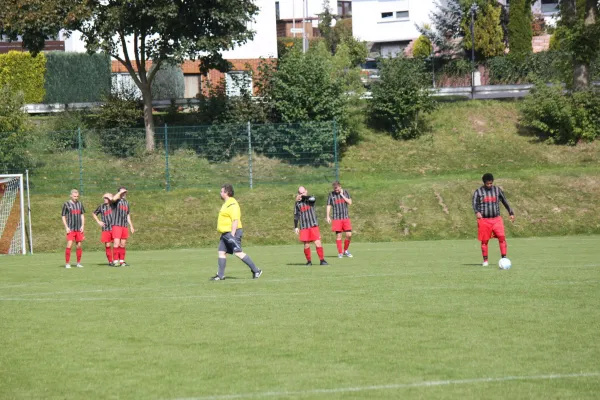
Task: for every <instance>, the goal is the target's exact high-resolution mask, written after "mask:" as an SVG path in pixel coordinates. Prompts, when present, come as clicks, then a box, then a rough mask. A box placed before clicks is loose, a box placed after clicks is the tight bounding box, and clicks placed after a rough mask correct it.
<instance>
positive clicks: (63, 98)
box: [0, 51, 111, 104]
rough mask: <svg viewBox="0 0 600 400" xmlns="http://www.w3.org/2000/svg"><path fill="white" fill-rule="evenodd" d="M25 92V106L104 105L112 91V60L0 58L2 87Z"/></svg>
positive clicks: (61, 55)
mask: <svg viewBox="0 0 600 400" xmlns="http://www.w3.org/2000/svg"><path fill="white" fill-rule="evenodd" d="M3 86H9V87H10V89H11V91H13V92H16V91H18V92H23V95H24V98H25V103H62V104H65V103H84V102H98V101H102V100H103V99H104V98H105V96H106V95H108V94H110V89H111V62H110V57H109V56H108V55H104V54H92V55H89V54H85V53H64V52H50V53H40V54H38V55H37V56H36V57H31V55H30V54H29V53H24V52H19V51H11V52H9V53H8V54H0V87H3Z"/></svg>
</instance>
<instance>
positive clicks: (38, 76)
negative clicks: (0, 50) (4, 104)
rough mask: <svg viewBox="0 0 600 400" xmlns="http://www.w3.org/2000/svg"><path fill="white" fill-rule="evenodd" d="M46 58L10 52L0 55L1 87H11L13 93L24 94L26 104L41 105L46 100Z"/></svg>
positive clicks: (39, 55)
mask: <svg viewBox="0 0 600 400" xmlns="http://www.w3.org/2000/svg"><path fill="white" fill-rule="evenodd" d="M45 72H46V56H45V55H44V54H43V53H40V54H38V55H37V56H36V57H31V55H30V54H29V53H23V52H20V51H9V52H8V54H0V87H3V86H7V85H8V86H10V90H11V91H12V92H13V93H16V92H19V91H20V92H23V101H24V102H25V103H41V102H42V99H43V98H44V94H45V90H44V73H45Z"/></svg>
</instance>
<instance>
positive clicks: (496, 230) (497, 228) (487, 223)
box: [477, 217, 505, 242]
mask: <svg viewBox="0 0 600 400" xmlns="http://www.w3.org/2000/svg"><path fill="white" fill-rule="evenodd" d="M477 228H478V229H477V231H478V232H477V238H478V239H479V241H480V242H487V241H488V240H490V239H491V238H492V237H504V236H505V235H504V221H503V220H502V217H495V218H479V219H478V220H477Z"/></svg>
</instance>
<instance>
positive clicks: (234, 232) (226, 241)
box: [211, 183, 262, 281]
mask: <svg viewBox="0 0 600 400" xmlns="http://www.w3.org/2000/svg"><path fill="white" fill-rule="evenodd" d="M233 195H234V191H233V186H232V185H230V184H229V183H226V184H225V185H223V186H221V199H222V200H223V205H222V206H221V210H220V211H219V217H218V219H217V231H218V232H219V233H220V234H221V240H220V241H219V258H218V263H219V271H218V272H217V274H216V275H215V276H213V277H212V278H211V280H213V281H222V280H224V279H225V266H226V265H227V254H235V256H236V257H237V258H239V259H240V260H242V261H243V262H244V263H245V264H246V265H247V266H248V267H249V268H250V271H252V279H258V278H260V276H261V275H262V270H260V269H258V267H257V266H256V265H254V262H253V261H252V259H251V258H250V256H249V255H248V254H246V253H244V252H243V251H242V236H243V234H244V233H243V231H242V211H241V209H240V205H239V204H238V202H237V200H236V199H235V198H234V197H233Z"/></svg>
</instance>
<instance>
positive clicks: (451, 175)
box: [32, 101, 600, 251]
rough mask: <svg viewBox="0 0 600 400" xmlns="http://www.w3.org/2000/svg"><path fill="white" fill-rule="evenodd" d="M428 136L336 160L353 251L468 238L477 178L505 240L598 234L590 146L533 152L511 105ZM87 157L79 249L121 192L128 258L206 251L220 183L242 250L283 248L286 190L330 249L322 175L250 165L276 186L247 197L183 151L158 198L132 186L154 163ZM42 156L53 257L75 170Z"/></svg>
mask: <svg viewBox="0 0 600 400" xmlns="http://www.w3.org/2000/svg"><path fill="white" fill-rule="evenodd" d="M431 128H432V129H431V133H430V134H427V135H425V136H423V137H421V138H419V139H417V140H412V141H395V140H393V139H391V138H390V137H389V136H387V135H383V134H380V133H374V132H370V131H368V130H366V129H365V130H364V131H363V135H362V136H363V137H362V141H361V142H360V143H359V144H358V145H356V146H352V147H350V148H348V149H347V150H346V152H345V153H344V155H343V157H342V160H341V164H340V179H341V181H342V184H343V187H344V188H346V189H347V190H349V191H350V193H351V194H352V196H353V198H354V200H355V204H354V205H353V206H352V207H351V217H352V223H353V228H354V232H355V236H354V240H355V241H363V242H375V241H398V240H408V239H419V240H422V239H457V238H472V237H474V234H475V222H474V217H473V212H472V210H471V196H472V193H473V191H474V190H475V189H476V188H477V187H478V186H479V185H481V181H480V177H481V176H482V175H483V173H485V172H492V173H493V174H494V175H495V177H496V183H497V184H498V185H499V186H501V187H503V188H504V190H505V193H506V194H507V197H508V199H509V201H510V202H511V205H512V206H513V208H514V209H515V210H516V213H517V220H516V222H515V224H514V225H510V224H508V225H509V226H508V227H507V229H508V236H509V237H530V236H555V235H567V234H570V235H573V234H598V233H600V202H599V201H598V199H600V163H599V161H600V142H594V143H582V144H580V145H578V146H574V147H566V146H551V145H547V144H544V143H543V142H541V141H540V140H539V139H538V138H536V137H534V136H531V135H529V134H527V132H522V131H520V130H519V128H518V111H517V104H516V103H513V102H481V101H479V102H457V103H445V104H442V106H441V107H440V109H439V110H438V111H437V112H436V113H435V115H434V116H433V119H432V123H431ZM89 155H90V156H91V155H93V156H94V157H93V158H92V159H91V160H87V162H88V163H89V166H88V167H87V169H88V170H93V171H96V170H97V171H101V173H100V174H99V175H100V176H104V177H106V182H105V183H103V184H102V185H103V186H102V187H103V189H102V190H100V189H98V190H97V193H96V192H94V191H92V192H86V193H85V195H84V196H83V201H84V204H85V205H86V208H87V211H88V223H87V230H88V235H87V237H88V242H87V243H86V245H85V246H86V248H88V249H89V248H94V246H95V245H99V244H98V243H97V238H98V237H99V231H98V229H97V227H95V226H94V223H93V220H92V219H91V216H89V213H90V212H91V211H93V210H94V209H95V207H96V205H98V204H99V203H100V202H101V196H102V194H103V193H104V192H105V191H106V190H109V191H110V190H111V189H113V190H114V188H115V187H116V185H117V184H123V183H124V184H127V185H129V186H133V187H134V188H135V187H136V186H138V189H133V190H132V191H131V192H130V194H129V200H130V201H131V203H132V210H133V211H132V212H133V219H134V222H135V225H136V228H137V230H138V232H136V233H135V234H134V236H133V237H132V239H131V240H130V246H131V247H130V248H131V249H132V250H136V249H161V248H190V247H198V246H213V245H214V243H215V240H216V235H215V224H216V215H217V212H218V209H219V208H220V205H221V200H220V198H219V185H220V184H221V183H224V182H227V181H233V182H234V183H236V198H237V199H238V200H239V201H240V203H241V205H242V211H243V221H244V228H245V229H244V230H245V232H246V234H245V239H244V240H245V242H246V243H249V244H287V243H295V241H296V237H295V235H294V233H293V229H292V228H293V220H292V210H293V203H294V194H295V192H296V189H297V187H298V185H306V186H307V187H308V189H309V192H311V193H312V194H315V195H317V198H318V213H319V218H320V221H321V226H322V233H323V237H324V239H325V242H326V243H331V242H333V240H332V239H333V237H332V235H331V234H330V233H328V229H329V228H328V226H327V225H326V223H325V220H324V217H325V200H326V197H327V193H328V191H329V190H330V182H331V180H332V179H333V175H332V174H331V170H329V172H327V171H326V170H323V169H313V168H309V167H303V168H299V167H290V166H286V165H285V164H282V163H279V162H276V161H274V160H270V159H266V158H261V157H257V158H256V159H255V160H254V161H255V165H254V169H255V171H256V172H257V174H262V176H264V177H276V178H277V179H278V181H279V182H280V184H277V185H263V184H260V181H257V182H255V188H254V189H252V190H250V189H248V187H247V183H246V182H247V181H246V180H244V179H243V178H240V176H241V175H240V173H239V171H241V170H245V168H247V165H245V164H244V162H243V161H241V160H233V161H232V162H231V163H229V164H227V165H220V164H208V163H207V162H206V161H205V160H198V159H197V158H196V157H193V156H191V155H190V154H189V153H185V152H183V153H180V154H175V155H174V156H172V157H171V158H170V159H171V161H172V163H173V165H174V166H176V168H174V171H172V173H173V174H174V176H175V177H176V178H175V179H176V180H178V182H182V184H181V187H179V186H175V188H174V190H173V191H171V192H165V191H159V190H155V191H150V190H143V187H144V184H143V182H141V181H140V180H141V179H146V181H144V182H151V181H152V182H156V180H160V179H161V174H163V173H164V165H162V164H161V160H160V156H152V157H147V158H145V159H129V160H125V161H116V160H111V159H107V158H102V153H101V152H99V151H94V150H93V146H92V148H90V149H89ZM49 157H50V158H48V159H47V160H46V164H45V167H43V168H42V169H41V170H40V171H36V174H35V178H34V179H38V184H39V185H41V184H42V183H40V182H39V180H40V179H42V180H43V177H44V176H48V175H50V174H52V173H54V174H56V173H58V174H63V175H64V176H65V179H64V183H63V186H64V187H63V188H62V189H63V190H62V191H63V192H64V195H56V194H53V195H47V194H44V195H37V194H34V195H33V197H32V214H33V231H34V250H36V251H62V250H61V249H62V248H63V246H64V243H63V241H64V237H63V236H64V235H63V231H62V225H61V223H60V216H59V214H60V209H61V204H62V202H63V201H65V200H67V199H68V193H69V190H70V188H71V186H75V187H77V184H78V182H79V180H78V179H79V177H78V175H77V174H72V173H71V174H69V173H68V172H67V171H66V170H64V169H62V168H63V166H64V165H69V164H70V165H74V164H75V165H76V164H77V155H76V154H73V153H67V154H58V155H56V154H55V155H49ZM61 160H68V162H63V163H61ZM178 173H181V174H183V175H181V174H180V175H177V174H178ZM242 175H243V174H242ZM132 176H141V177H143V178H136V179H138V180H133V179H132V178H131V177H132ZM183 182H187V183H186V184H183ZM241 182H243V184H239V185H238V184H237V183H241ZM34 183H35V182H34ZM136 184H137V185H136ZM59 186H60V185H59ZM59 186H57V187H56V188H55V189H56V191H55V192H54V193H57V191H60V190H61V188H60V187H59ZM182 187H183V188H182ZM503 212H504V211H503ZM504 213H505V212H504ZM505 215H506V213H505Z"/></svg>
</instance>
